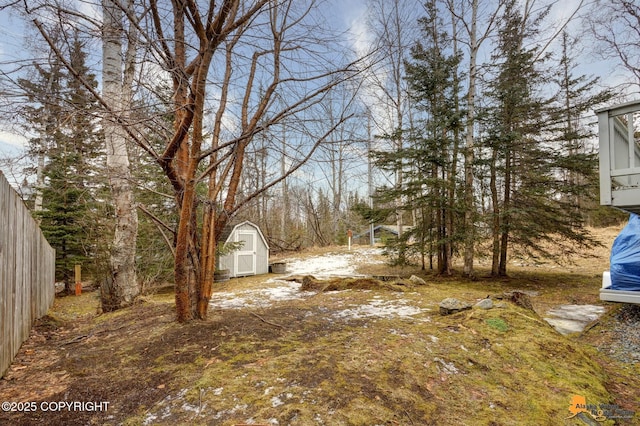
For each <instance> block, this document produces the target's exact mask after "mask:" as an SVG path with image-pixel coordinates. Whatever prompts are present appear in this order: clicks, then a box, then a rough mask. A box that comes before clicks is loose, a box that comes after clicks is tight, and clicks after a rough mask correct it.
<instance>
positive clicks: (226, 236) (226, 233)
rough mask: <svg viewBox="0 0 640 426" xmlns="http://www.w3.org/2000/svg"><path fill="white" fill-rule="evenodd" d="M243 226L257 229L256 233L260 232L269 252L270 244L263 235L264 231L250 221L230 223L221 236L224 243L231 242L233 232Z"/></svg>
mask: <svg viewBox="0 0 640 426" xmlns="http://www.w3.org/2000/svg"><path fill="white" fill-rule="evenodd" d="M243 225H249V226H251V227H253V228H255V229H256V231H258V235H259V236H260V238H261V239H262V242H263V243H264V245H265V246H266V247H267V250H269V243H268V242H267V239H266V238H265V237H264V234H263V233H262V230H261V229H260V227H259V226H258V225H256V224H255V223H253V222H251V221H249V220H244V221H242V222H237V223H230V224H228V225H227V226H225V227H224V229H223V230H222V234H221V235H220V240H221V241H224V242H225V243H226V242H229V238H231V235H233V232H234V231H235V230H236V228H239V227H241V226H243Z"/></svg>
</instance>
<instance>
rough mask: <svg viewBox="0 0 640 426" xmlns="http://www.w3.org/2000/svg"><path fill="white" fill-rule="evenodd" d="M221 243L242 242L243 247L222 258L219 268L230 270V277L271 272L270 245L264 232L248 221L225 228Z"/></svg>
mask: <svg viewBox="0 0 640 426" xmlns="http://www.w3.org/2000/svg"><path fill="white" fill-rule="evenodd" d="M221 237H222V238H221V241H224V242H225V243H228V242H242V243H243V244H242V247H241V248H240V249H238V250H235V251H233V252H231V253H229V254H226V255H224V256H220V258H219V262H218V267H219V268H220V269H228V270H229V276H230V277H245V276H248V275H259V274H266V273H268V272H269V245H268V244H267V240H266V239H265V238H264V235H263V234H262V231H261V230H260V228H259V227H258V225H256V224H255V223H252V222H249V221H248V220H246V221H244V222H240V223H238V224H235V225H233V224H232V225H229V226H227V227H226V228H225V230H224V232H223V234H222V236H221Z"/></svg>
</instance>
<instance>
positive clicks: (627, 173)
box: [596, 101, 640, 213]
mask: <svg viewBox="0 0 640 426" xmlns="http://www.w3.org/2000/svg"><path fill="white" fill-rule="evenodd" d="M596 113H597V114H598V131H599V144H600V145H599V146H600V149H599V150H600V204H603V205H607V206H613V207H618V208H621V209H623V210H627V211H632V212H635V213H640V147H639V146H638V143H639V142H640V101H634V102H628V103H625V104H621V105H616V106H613V107H611V108H605V109H601V110H598V111H596Z"/></svg>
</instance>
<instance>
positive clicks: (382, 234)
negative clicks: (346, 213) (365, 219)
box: [353, 225, 413, 245]
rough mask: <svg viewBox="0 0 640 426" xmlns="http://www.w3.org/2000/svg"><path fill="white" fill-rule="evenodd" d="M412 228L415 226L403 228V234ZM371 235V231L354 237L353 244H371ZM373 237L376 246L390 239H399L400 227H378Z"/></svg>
mask: <svg viewBox="0 0 640 426" xmlns="http://www.w3.org/2000/svg"><path fill="white" fill-rule="evenodd" d="M412 228H413V226H409V225H405V226H403V232H407V231H409V230H411V229H412ZM369 234H370V231H369V230H366V231H365V232H363V233H362V234H358V235H354V236H353V242H354V243H355V244H363V245H366V244H370V241H371V237H370V236H369ZM373 237H374V242H375V243H376V244H378V243H384V242H385V241H387V240H389V239H395V238H398V226H397V225H376V226H375V227H374V228H373Z"/></svg>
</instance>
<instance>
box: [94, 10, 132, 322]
mask: <svg viewBox="0 0 640 426" xmlns="http://www.w3.org/2000/svg"><path fill="white" fill-rule="evenodd" d="M102 10H103V30H102V31H103V33H102V37H103V47H102V58H103V64H102V66H103V68H102V90H103V98H104V100H105V102H106V103H107V104H108V105H109V108H110V110H111V112H112V113H113V115H115V114H119V115H120V116H121V117H122V114H123V113H125V114H126V111H125V110H126V109H127V105H126V104H127V102H126V100H125V99H124V87H123V77H122V41H121V40H122V35H123V31H122V18H123V13H122V9H121V8H120V7H119V6H117V5H116V3H114V2H113V1H112V0H103V2H102ZM113 115H112V114H107V116H106V117H105V119H104V120H103V128H104V133H105V144H106V151H107V173H108V175H109V183H110V187H111V194H112V197H113V205H114V209H115V212H114V214H115V232H114V237H113V244H112V248H111V254H110V258H109V267H110V277H109V279H107V280H106V282H105V283H104V284H103V287H102V309H103V310H105V311H110V310H114V309H118V308H121V307H124V306H127V305H130V304H131V303H132V302H133V300H134V299H135V298H136V296H138V294H139V292H140V286H139V285H138V281H137V277H136V265H135V256H136V239H137V235H138V214H137V210H136V205H135V200H134V196H133V190H132V188H131V185H130V183H129V182H130V180H131V171H130V167H129V156H128V154H127V144H126V142H127V141H126V136H125V132H124V130H123V129H122V127H121V125H120V124H119V123H118V122H117V121H116V120H115V117H114V116H113Z"/></svg>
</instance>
